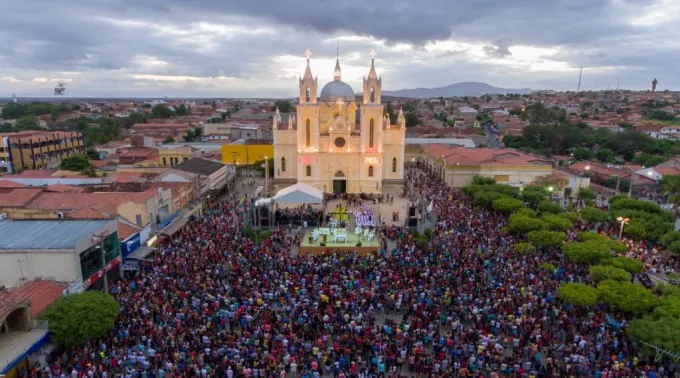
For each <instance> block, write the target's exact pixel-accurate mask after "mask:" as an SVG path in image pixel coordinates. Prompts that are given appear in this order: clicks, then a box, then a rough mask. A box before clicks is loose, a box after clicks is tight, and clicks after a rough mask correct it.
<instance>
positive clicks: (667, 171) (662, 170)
mask: <svg viewBox="0 0 680 378" xmlns="http://www.w3.org/2000/svg"><path fill="white" fill-rule="evenodd" d="M654 170H655V171H657V172H659V174H661V175H663V176H666V175H680V169H677V168H675V167H664V166H656V167H654Z"/></svg>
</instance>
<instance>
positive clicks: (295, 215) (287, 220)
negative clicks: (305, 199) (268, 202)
mask: <svg viewBox="0 0 680 378" xmlns="http://www.w3.org/2000/svg"><path fill="white" fill-rule="evenodd" d="M274 216H275V219H276V225H277V226H302V225H305V224H306V225H307V226H308V227H315V226H318V225H320V224H321V221H322V220H323V211H321V210H316V209H314V208H313V207H312V206H311V205H300V206H297V207H284V208H280V209H277V210H276V211H275V212H274Z"/></svg>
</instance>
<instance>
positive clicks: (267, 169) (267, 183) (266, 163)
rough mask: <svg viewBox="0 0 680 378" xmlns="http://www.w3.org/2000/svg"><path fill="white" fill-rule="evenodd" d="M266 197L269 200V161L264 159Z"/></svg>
mask: <svg viewBox="0 0 680 378" xmlns="http://www.w3.org/2000/svg"><path fill="white" fill-rule="evenodd" d="M264 197H265V198H269V159H268V158H267V157H266V156H265V157H264Z"/></svg>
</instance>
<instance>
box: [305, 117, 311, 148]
mask: <svg viewBox="0 0 680 378" xmlns="http://www.w3.org/2000/svg"><path fill="white" fill-rule="evenodd" d="M311 145H312V125H311V122H310V121H309V119H308V120H307V122H306V125H305V146H307V147H311Z"/></svg>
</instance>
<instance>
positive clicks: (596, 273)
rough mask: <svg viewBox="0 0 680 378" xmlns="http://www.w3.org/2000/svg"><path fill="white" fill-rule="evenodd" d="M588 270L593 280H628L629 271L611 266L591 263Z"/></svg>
mask: <svg viewBox="0 0 680 378" xmlns="http://www.w3.org/2000/svg"><path fill="white" fill-rule="evenodd" d="M588 272H589V273H590V279H591V280H592V281H594V282H600V281H604V280H614V281H624V282H628V281H630V273H628V272H626V271H625V270H623V269H619V268H615V267H613V266H606V265H593V266H591V267H590V268H589V270H588Z"/></svg>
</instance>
